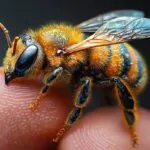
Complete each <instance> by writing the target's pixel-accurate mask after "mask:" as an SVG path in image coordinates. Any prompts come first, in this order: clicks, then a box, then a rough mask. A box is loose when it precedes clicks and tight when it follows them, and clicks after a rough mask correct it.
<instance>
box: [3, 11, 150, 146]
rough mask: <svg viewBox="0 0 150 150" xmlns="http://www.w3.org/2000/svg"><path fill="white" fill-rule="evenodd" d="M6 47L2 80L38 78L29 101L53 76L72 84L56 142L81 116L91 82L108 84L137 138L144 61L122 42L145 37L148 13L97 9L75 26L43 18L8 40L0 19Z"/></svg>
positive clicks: (149, 34)
mask: <svg viewBox="0 0 150 150" xmlns="http://www.w3.org/2000/svg"><path fill="white" fill-rule="evenodd" d="M0 29H1V30H2V31H3V32H4V34H5V37H6V40H7V43H8V50H7V54H6V57H5V58H4V72H5V83H6V85H8V83H10V81H12V80H14V79H17V78H29V79H33V78H38V79H40V81H42V83H43V87H42V89H41V91H40V93H39V95H38V96H37V98H36V100H35V101H33V102H32V103H31V104H30V105H29V106H30V108H31V109H32V110H35V109H36V108H37V107H38V105H39V104H40V102H41V101H42V97H43V96H44V95H45V94H46V93H47V92H48V90H49V88H50V87H51V86H52V85H53V84H55V83H56V82H57V81H58V80H59V79H61V78H63V77H65V75H66V74H69V76H67V78H64V82H68V83H69V85H72V84H73V80H74V81H75V82H76V83H77V84H78V88H77V92H76V96H75V99H74V108H73V109H72V110H71V112H70V113H69V115H68V117H67V119H66V121H65V123H64V126H63V127H62V128H61V129H60V131H59V132H58V133H57V135H56V138H54V141H55V142H57V141H58V140H59V139H60V138H61V137H62V136H63V135H64V133H65V132H66V131H67V129H68V128H70V127H71V125H72V124H73V123H75V122H76V121H77V120H78V119H79V118H80V116H81V114H82V111H83V108H85V107H86V106H87V104H88V101H89V95H90V91H91V89H92V85H96V86H99V87H101V88H104V89H105V90H109V89H111V88H108V87H112V89H113V90H114V91H115V92H114V94H115V96H116V98H117V100H118V104H119V107H120V108H121V111H122V113H123V117H124V120H125V122H126V124H127V127H128V129H129V132H130V134H131V137H132V141H133V146H136V145H137V144H138V142H139V140H138V136H137V134H136V124H137V121H138V116H139V115H138V105H137V100H136V98H137V96H138V95H139V93H140V92H141V91H142V90H143V88H144V87H145V85H146V83H147V79H148V75H147V67H146V65H145V62H144V60H143V58H142V57H141V55H140V54H139V52H138V51H137V50H135V49H134V48H133V47H132V46H130V45H129V44H127V43H126V42H128V41H130V40H135V39H143V38H149V37H150V19H147V18H144V14H143V13H142V12H140V11H135V10H120V11H113V12H110V13H106V14H102V15H99V16H97V17H95V18H92V19H90V20H88V21H85V22H83V23H81V24H79V25H77V26H72V25H66V24H64V23H60V24H55V23H54V24H47V25H45V26H42V27H41V28H39V29H36V30H28V31H26V32H25V33H23V34H20V35H19V36H16V37H15V38H14V40H13V42H11V39H10V36H9V33H8V30H7V29H6V28H5V26H4V25H3V24H2V23H0Z"/></svg>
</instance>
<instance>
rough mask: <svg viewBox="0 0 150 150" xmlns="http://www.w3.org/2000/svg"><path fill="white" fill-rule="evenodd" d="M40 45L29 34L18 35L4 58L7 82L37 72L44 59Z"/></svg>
mask: <svg viewBox="0 0 150 150" xmlns="http://www.w3.org/2000/svg"><path fill="white" fill-rule="evenodd" d="M39 53H41V49H40V46H39V45H38V44H37V43H36V42H35V41H34V40H33V39H32V38H31V36H30V35H28V34H22V35H20V36H19V37H16V38H15V39H14V41H13V42H12V46H11V47H9V48H8V50H7V54H6V57H5V59H4V71H5V83H6V84H8V83H9V82H10V81H12V80H13V79H15V78H18V77H27V76H30V75H33V74H35V72H36V71H37V69H38V67H37V66H39V65H40V62H41V61H40V60H41V59H42V58H41V57H42V55H41V54H39Z"/></svg>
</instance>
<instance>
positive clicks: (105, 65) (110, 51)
mask: <svg viewBox="0 0 150 150" xmlns="http://www.w3.org/2000/svg"><path fill="white" fill-rule="evenodd" d="M107 49H108V56H107V61H106V63H105V64H104V66H103V69H105V68H107V66H108V65H109V63H110V60H111V58H112V46H111V45H109V46H107Z"/></svg>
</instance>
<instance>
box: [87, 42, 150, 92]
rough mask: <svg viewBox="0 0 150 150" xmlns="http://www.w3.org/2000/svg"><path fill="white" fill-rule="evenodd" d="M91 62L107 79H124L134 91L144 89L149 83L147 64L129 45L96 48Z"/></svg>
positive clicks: (91, 56) (92, 53) (92, 66)
mask: <svg viewBox="0 0 150 150" xmlns="http://www.w3.org/2000/svg"><path fill="white" fill-rule="evenodd" d="M105 51H107V52H105ZM90 62H91V64H90V65H91V68H92V69H93V68H94V70H96V71H95V72H97V71H100V72H103V74H104V75H105V76H107V77H119V78H122V79H124V80H125V81H127V83H128V84H129V86H130V87H131V88H133V89H137V88H139V89H142V88H143V87H144V86H145V83H146V81H147V71H146V66H145V63H144V61H143V59H142V58H141V56H140V54H139V53H138V52H137V51H136V50H135V49H134V48H133V47H131V46H130V45H129V44H126V43H124V44H116V45H110V46H104V47H99V48H96V49H94V50H92V52H91V55H90Z"/></svg>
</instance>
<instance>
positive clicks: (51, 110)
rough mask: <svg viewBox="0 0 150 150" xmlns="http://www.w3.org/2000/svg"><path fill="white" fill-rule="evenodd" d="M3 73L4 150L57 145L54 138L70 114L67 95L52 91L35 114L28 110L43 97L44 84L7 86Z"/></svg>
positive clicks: (0, 88)
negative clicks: (53, 140) (41, 90)
mask: <svg viewBox="0 0 150 150" xmlns="http://www.w3.org/2000/svg"><path fill="white" fill-rule="evenodd" d="M2 72H3V71H2V70H1V69H0V130H1V136H0V138H1V139H3V142H1V144H0V149H6V150H7V149H10V147H13V148H15V149H33V148H34V149H35V148H36V149H37V150H38V149H42V150H44V149H46V148H47V147H49V146H50V145H52V144H53V143H52V138H53V137H54V136H55V134H56V132H57V131H58V130H59V128H60V127H61V125H62V124H63V122H64V120H65V118H66V116H67V113H68V111H69V108H70V104H69V101H70V99H69V98H70V97H69V95H67V91H65V90H62V89H55V88H52V89H50V92H49V93H48V95H47V96H46V97H44V100H43V101H42V102H41V105H40V106H39V108H38V109H37V110H36V111H35V112H32V111H31V110H29V109H28V106H29V104H30V103H31V102H32V101H34V100H35V99H36V97H37V95H38V94H39V91H40V88H41V84H40V83H39V82H37V81H28V80H20V81H15V82H13V83H11V84H10V85H9V86H6V85H5V83H4V74H3V73H2ZM5 137H7V139H6V138H5ZM14 141H17V144H16V143H15V142H14Z"/></svg>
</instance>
